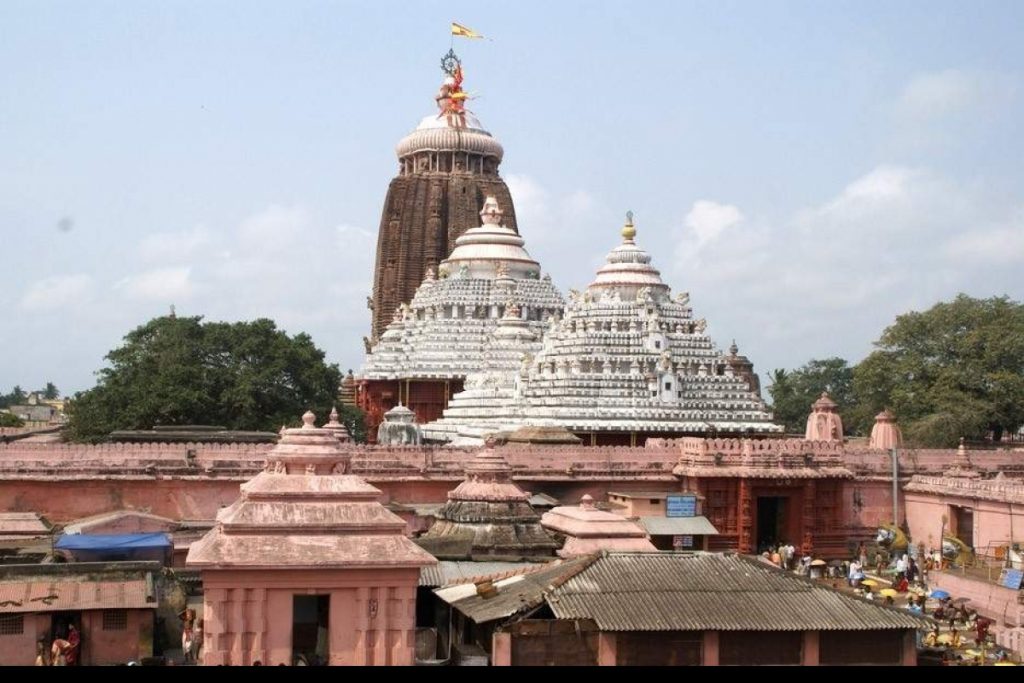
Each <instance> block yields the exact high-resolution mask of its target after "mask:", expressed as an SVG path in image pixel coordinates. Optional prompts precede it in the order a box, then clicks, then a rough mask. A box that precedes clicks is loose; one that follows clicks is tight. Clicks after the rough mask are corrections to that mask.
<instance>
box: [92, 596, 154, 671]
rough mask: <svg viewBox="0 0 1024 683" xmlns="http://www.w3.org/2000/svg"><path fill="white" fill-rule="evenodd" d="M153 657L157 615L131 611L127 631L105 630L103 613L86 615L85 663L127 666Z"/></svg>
mask: <svg viewBox="0 0 1024 683" xmlns="http://www.w3.org/2000/svg"><path fill="white" fill-rule="evenodd" d="M152 654H153V611H152V610H139V609H133V610H128V623H127V628H126V629H124V630H123V631H105V630H104V629H103V611H102V610H89V611H86V612H83V613H82V663H83V664H87V665H91V666H102V665H104V664H124V663H126V662H130V661H136V662H137V661H139V660H140V659H141V658H143V657H150V656H152Z"/></svg>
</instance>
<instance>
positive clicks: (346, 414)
mask: <svg viewBox="0 0 1024 683" xmlns="http://www.w3.org/2000/svg"><path fill="white" fill-rule="evenodd" d="M338 422H340V423H341V424H343V425H345V429H347V430H348V433H349V435H350V436H351V437H352V440H353V441H355V442H356V443H366V413H364V412H363V411H362V410H360V409H359V408H357V407H355V406H350V405H346V404H344V403H341V404H338Z"/></svg>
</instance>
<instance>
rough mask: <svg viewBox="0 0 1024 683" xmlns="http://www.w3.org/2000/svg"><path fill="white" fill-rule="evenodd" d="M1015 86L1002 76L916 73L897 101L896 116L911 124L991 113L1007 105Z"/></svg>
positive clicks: (962, 71) (959, 71)
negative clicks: (968, 113) (949, 117)
mask: <svg viewBox="0 0 1024 683" xmlns="http://www.w3.org/2000/svg"><path fill="white" fill-rule="evenodd" d="M1015 90H1016V84H1015V82H1014V80H1013V79H1012V78H1009V77H1007V76H1004V75H1002V74H997V73H991V72H985V71H973V70H967V69H946V70H945V71H937V72H932V73H924V74H918V75H917V76H915V77H914V78H913V79H912V80H911V81H910V82H909V83H907V85H906V86H905V87H904V89H903V92H902V93H900V96H899V98H898V99H897V101H896V113H897V114H898V115H899V116H901V117H903V118H905V119H909V120H911V121H923V120H931V119H938V118H942V117H946V116H950V115H954V114H959V113H963V112H968V111H970V112H972V113H978V112H991V111H994V110H997V109H999V108H1001V107H1003V106H1005V105H1006V104H1007V103H1008V100H1009V99H1010V98H1011V97H1012V96H1013V95H1014V93H1015Z"/></svg>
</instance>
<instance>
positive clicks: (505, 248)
mask: <svg viewBox="0 0 1024 683" xmlns="http://www.w3.org/2000/svg"><path fill="white" fill-rule="evenodd" d="M480 219H481V224H480V226H479V227H476V228H472V229H470V230H467V231H466V232H465V234H463V235H462V236H460V237H459V238H458V239H457V240H456V242H455V248H454V249H453V250H452V252H451V254H450V255H449V257H448V258H447V259H445V260H444V261H443V262H442V263H441V264H440V266H439V268H438V272H437V273H436V274H435V273H434V272H432V271H428V272H427V276H426V278H425V279H424V280H423V283H422V284H421V285H420V286H419V288H418V289H417V290H416V294H415V295H414V296H413V299H412V301H411V302H410V303H409V304H408V305H403V306H401V307H399V308H398V310H397V311H396V313H395V318H394V320H393V321H392V322H391V324H389V325H388V327H387V329H386V330H385V331H384V333H383V334H382V335H381V337H380V339H379V340H378V342H377V343H376V344H375V345H374V346H373V348H372V349H371V350H370V353H369V354H368V355H367V357H366V361H365V363H364V365H363V368H362V370H361V372H360V375H361V376H362V377H363V378H365V379H463V378H465V377H466V375H468V374H470V373H471V372H475V371H477V370H479V369H480V368H481V367H483V366H484V364H485V361H486V356H487V353H488V349H489V348H490V346H491V342H492V335H493V333H494V332H495V330H496V329H497V328H498V327H499V324H500V323H501V322H502V320H503V318H506V317H508V314H509V312H510V311H511V312H514V313H515V315H516V316H517V317H518V320H519V321H520V322H519V323H516V322H515V321H507V322H506V323H505V327H507V328H510V329H511V328H513V327H517V328H522V329H523V330H524V334H523V336H524V337H530V338H534V339H539V338H540V337H541V336H542V334H543V332H544V330H545V329H546V328H547V326H548V325H549V321H550V320H551V319H552V318H557V317H559V316H561V314H562V311H563V309H564V307H565V300H564V299H563V298H562V295H561V293H560V292H559V291H558V290H557V289H556V288H555V286H554V284H552V282H551V278H550V277H548V276H547V275H543V276H542V275H541V269H540V265H539V264H538V263H537V262H536V261H534V260H533V259H532V258H531V257H530V255H529V253H528V252H527V251H526V249H525V246H524V240H523V238H522V237H520V236H519V235H518V234H516V232H515V231H514V230H512V229H511V228H508V227H506V226H504V225H503V224H502V210H501V207H500V206H499V205H498V202H497V200H496V199H495V198H494V197H488V198H487V199H486V201H485V202H484V207H483V209H482V210H481V211H480Z"/></svg>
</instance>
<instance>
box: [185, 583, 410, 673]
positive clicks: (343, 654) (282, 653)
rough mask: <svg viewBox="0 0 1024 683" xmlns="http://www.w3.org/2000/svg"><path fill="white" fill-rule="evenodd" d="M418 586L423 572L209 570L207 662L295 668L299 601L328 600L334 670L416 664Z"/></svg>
mask: <svg viewBox="0 0 1024 683" xmlns="http://www.w3.org/2000/svg"><path fill="white" fill-rule="evenodd" d="M418 583H419V569H380V570H368V569H324V570H302V571H299V570H295V571H290V570H283V571H260V572H245V571H237V570H204V571H203V586H204V601H203V613H204V618H205V622H204V627H205V644H204V647H203V653H202V658H203V664H206V665H216V664H232V665H249V664H251V663H252V662H253V661H255V660H260V661H262V662H263V663H264V664H267V665H276V664H279V663H282V662H284V663H287V664H290V663H291V661H292V639H291V630H292V604H293V597H294V596H295V595H330V596H331V602H330V624H329V626H328V633H329V636H330V646H329V649H330V664H332V665H381V666H386V665H392V666H393V665H411V664H413V663H414V661H415V655H416V651H415V645H416V642H415V641H416V638H415V636H416V588H417V585H418ZM239 586H242V588H239Z"/></svg>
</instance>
